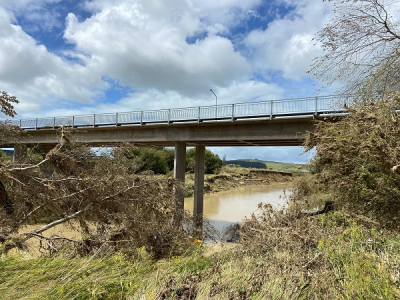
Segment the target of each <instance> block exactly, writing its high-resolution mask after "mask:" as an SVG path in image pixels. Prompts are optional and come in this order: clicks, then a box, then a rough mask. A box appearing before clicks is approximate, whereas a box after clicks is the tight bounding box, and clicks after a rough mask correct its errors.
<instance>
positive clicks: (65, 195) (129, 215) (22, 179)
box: [0, 132, 193, 257]
mask: <svg viewBox="0 0 400 300" xmlns="http://www.w3.org/2000/svg"><path fill="white" fill-rule="evenodd" d="M63 134H64V135H67V134H68V133H67V132H63V133H62V136H63ZM70 140H72V139H70ZM132 151H133V149H132V147H130V146H129V145H120V146H119V147H118V148H115V149H114V150H113V151H112V153H110V154H103V155H102V156H101V157H99V158H97V159H96V161H95V162H93V161H92V160H87V157H94V155H93V154H91V150H90V148H88V147H86V146H83V145H73V144H69V145H64V146H61V145H58V146H57V147H55V148H54V149H53V150H51V151H50V152H49V153H48V154H47V155H46V158H45V159H44V160H42V161H41V162H39V163H38V164H36V165H34V164H25V165H24V166H23V167H20V166H18V165H15V164H14V163H12V162H7V161H6V162H4V163H2V164H1V165H0V180H1V182H3V184H4V186H5V188H6V190H7V192H8V195H9V198H10V199H11V201H12V203H13V204H12V205H13V208H14V213H13V214H6V212H5V211H0V215H1V219H2V224H1V226H0V236H1V239H0V240H1V243H2V249H3V251H5V252H7V251H9V250H10V249H11V248H14V247H22V248H23V247H24V245H25V243H26V242H27V241H28V240H29V239H32V238H34V239H38V240H40V241H41V244H40V245H41V248H42V250H43V251H47V253H55V252H58V251H60V250H61V249H63V248H64V247H70V246H71V245H72V246H73V247H72V248H71V249H73V251H74V253H75V254H78V255H87V254H89V253H92V252H101V253H102V252H103V251H111V250H110V249H113V251H115V250H118V249H134V248H136V247H141V246H145V247H146V248H147V249H148V251H149V252H150V253H152V254H153V255H154V257H161V256H166V255H170V254H173V253H180V252H181V251H182V250H183V249H185V248H186V247H187V245H188V244H189V240H190V234H191V232H192V229H193V226H192V225H193V224H192V222H191V220H190V218H189V216H186V215H183V212H177V210H176V209H175V198H176V195H177V192H179V189H180V186H179V185H178V183H177V182H176V180H175V179H167V178H164V179H161V178H152V177H148V176H147V177H146V176H138V175H135V174H134V172H132V170H136V169H137V167H136V165H135V161H134V160H132V159H129V158H127V157H126V155H125V154H126V153H132ZM178 220H180V221H179V222H183V223H182V225H183V224H184V225H185V230H183V229H182V227H181V226H178V225H179V223H178ZM29 224H33V226H34V228H33V229H32V230H30V231H28V232H25V233H21V228H23V226H26V225H29ZM57 224H65V225H66V226H68V224H69V226H72V227H75V228H76V229H77V230H78V232H80V234H81V235H82V240H79V239H78V240H73V239H72V240H71V239H70V238H68V237H66V236H63V235H62V234H61V235H50V236H49V235H47V234H46V232H47V231H48V230H49V229H51V228H53V227H54V226H56V225H57Z"/></svg>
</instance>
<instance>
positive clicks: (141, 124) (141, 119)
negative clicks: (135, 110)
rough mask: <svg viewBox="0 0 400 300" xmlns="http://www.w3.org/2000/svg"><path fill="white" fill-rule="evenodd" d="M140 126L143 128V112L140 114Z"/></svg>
mask: <svg viewBox="0 0 400 300" xmlns="http://www.w3.org/2000/svg"><path fill="white" fill-rule="evenodd" d="M140 126H143V110H142V111H141V112H140Z"/></svg>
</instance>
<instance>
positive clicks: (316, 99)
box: [315, 96, 318, 115]
mask: <svg viewBox="0 0 400 300" xmlns="http://www.w3.org/2000/svg"><path fill="white" fill-rule="evenodd" d="M315 115H318V96H316V97H315Z"/></svg>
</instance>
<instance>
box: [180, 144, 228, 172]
mask: <svg viewBox="0 0 400 300" xmlns="http://www.w3.org/2000/svg"><path fill="white" fill-rule="evenodd" d="M195 157H196V149H195V148H192V149H189V150H188V151H187V152H186V171H189V172H192V173H193V172H194V166H195ZM204 160H205V166H204V172H205V173H206V174H215V173H218V172H219V170H221V168H222V160H221V159H220V157H219V156H218V155H217V154H214V153H212V152H211V151H210V150H207V149H206V151H205V157H204Z"/></svg>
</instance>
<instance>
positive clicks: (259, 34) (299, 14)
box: [243, 0, 331, 80]
mask: <svg viewBox="0 0 400 300" xmlns="http://www.w3.org/2000/svg"><path fill="white" fill-rule="evenodd" d="M285 2H286V3H287V4H288V5H290V6H292V7H294V10H293V11H292V12H290V13H289V14H287V15H286V16H284V17H283V18H279V19H276V20H274V21H272V22H271V23H269V24H268V27H267V28H266V29H265V30H259V29H257V30H253V31H251V32H250V33H249V34H248V36H247V37H246V38H245V40H244V41H243V43H244V45H245V47H246V50H247V56H248V57H249V59H250V60H251V62H252V65H253V67H254V69H256V70H258V71H259V72H260V73H268V72H270V71H271V70H272V71H279V72H282V75H283V77H285V78H288V79H294V80H300V79H301V78H302V77H304V76H306V71H307V70H308V69H309V67H310V64H311V62H312V59H313V58H314V57H316V56H317V55H319V54H320V53H321V49H320V47H318V45H314V43H315V42H314V41H313V38H314V36H315V34H316V32H317V31H318V30H320V29H322V28H323V26H324V25H325V24H326V22H327V20H328V18H330V17H331V4H330V3H327V2H322V1H320V0H312V1H308V0H307V1H306V0H301V1H293V0H287V1H285Z"/></svg>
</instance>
